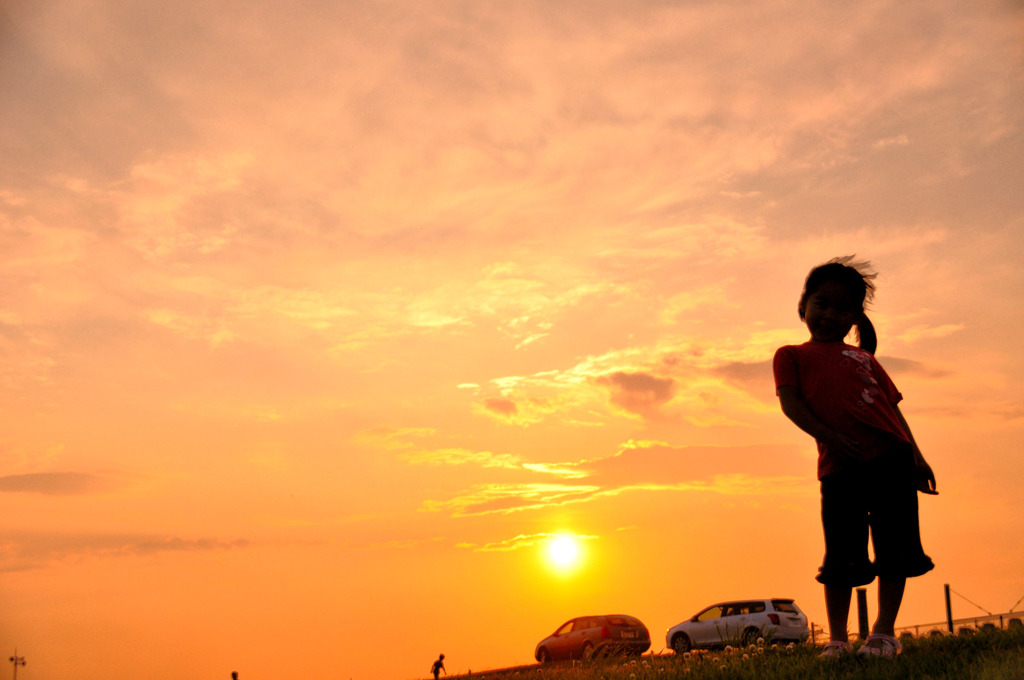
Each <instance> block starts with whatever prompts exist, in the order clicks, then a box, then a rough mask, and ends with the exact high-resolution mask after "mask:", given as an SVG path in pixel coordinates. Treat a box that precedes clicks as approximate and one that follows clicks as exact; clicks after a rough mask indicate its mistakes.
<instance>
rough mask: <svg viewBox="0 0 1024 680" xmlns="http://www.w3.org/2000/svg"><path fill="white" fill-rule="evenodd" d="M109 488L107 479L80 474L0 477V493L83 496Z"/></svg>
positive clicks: (54, 473) (45, 473) (40, 473)
mask: <svg viewBox="0 0 1024 680" xmlns="http://www.w3.org/2000/svg"><path fill="white" fill-rule="evenodd" d="M111 487H112V482H111V480H110V479H109V478H108V477H104V476H102V475H94V474H88V473H81V472H33V473H28V474H22V475H6V476H4V477H0V493H4V492H6V493H35V494H42V495H45V496H83V495H88V494H94V493H101V492H103V491H107V490H108V489H110V488H111Z"/></svg>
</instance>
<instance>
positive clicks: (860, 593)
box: [857, 588, 868, 640]
mask: <svg viewBox="0 0 1024 680" xmlns="http://www.w3.org/2000/svg"><path fill="white" fill-rule="evenodd" d="M857 624H858V626H859V627H860V639H861V640H867V639H868V591H867V588H857Z"/></svg>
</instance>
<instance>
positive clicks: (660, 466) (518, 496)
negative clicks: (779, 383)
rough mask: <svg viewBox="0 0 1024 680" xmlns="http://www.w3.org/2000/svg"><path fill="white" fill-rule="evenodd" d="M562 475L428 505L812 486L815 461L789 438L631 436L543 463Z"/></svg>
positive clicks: (471, 509)
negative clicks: (587, 453) (703, 442)
mask: <svg viewBox="0 0 1024 680" xmlns="http://www.w3.org/2000/svg"><path fill="white" fill-rule="evenodd" d="M523 467H524V468H525V469H527V470H531V471H534V472H538V473H551V472H555V473H556V474H559V475H560V476H561V477H562V480H563V481H561V482H559V483H542V482H524V483H484V484H477V485H474V486H472V487H471V488H469V489H467V490H465V491H462V492H459V493H457V494H456V495H455V496H453V497H451V498H448V499H445V500H427V501H425V502H424V503H423V505H422V508H421V509H422V510H423V511H425V512H446V513H450V514H451V515H452V516H454V517H469V516H477V515H495V514H500V515H508V514H512V513H519V512H524V511H530V510H540V509H544V508H551V507H559V506H565V505H571V504H577V503H588V502H593V501H596V500H598V499H601V498H609V497H613V496H618V495H622V494H627V493H665V492H676V493H678V492H694V493H714V494H720V495H746V496H760V495H781V496H787V497H789V496H792V495H794V494H801V493H812V492H813V491H814V486H813V484H809V481H808V480H813V461H812V460H808V459H807V458H806V457H805V456H803V455H801V454H800V453H798V452H797V450H796V449H794V447H791V446H748V447H743V446H738V447H737V446H733V447H725V446H723V447H714V446H702V447H673V446H670V445H668V444H664V443H662V442H656V441H629V442H627V443H626V444H624V445H623V446H622V447H621V448H620V449H619V450H618V451H617V452H616V453H615V454H614V455H611V456H607V457H602V458H595V459H591V460H583V461H578V462H575V463H571V462H566V463H560V464H551V465H547V466H533V465H524V466H523Z"/></svg>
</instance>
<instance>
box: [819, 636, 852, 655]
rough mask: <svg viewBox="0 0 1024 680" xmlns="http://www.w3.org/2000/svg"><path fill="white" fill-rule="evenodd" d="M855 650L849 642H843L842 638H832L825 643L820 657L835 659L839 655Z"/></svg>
mask: <svg viewBox="0 0 1024 680" xmlns="http://www.w3.org/2000/svg"><path fill="white" fill-rule="evenodd" d="M852 651H853V647H851V646H850V643H849V642H843V641H842V640H832V642H829V643H828V644H826V645H825V649H823V650H822V651H821V654H819V655H818V658H819V659H833V658H835V657H837V656H843V655H844V654H849V653H850V652H852Z"/></svg>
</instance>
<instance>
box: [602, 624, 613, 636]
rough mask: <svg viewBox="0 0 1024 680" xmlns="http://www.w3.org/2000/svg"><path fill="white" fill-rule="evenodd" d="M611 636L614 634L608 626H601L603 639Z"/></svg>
mask: <svg viewBox="0 0 1024 680" xmlns="http://www.w3.org/2000/svg"><path fill="white" fill-rule="evenodd" d="M611 636H612V632H611V631H610V630H608V626H601V637H603V638H610V637H611Z"/></svg>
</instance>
